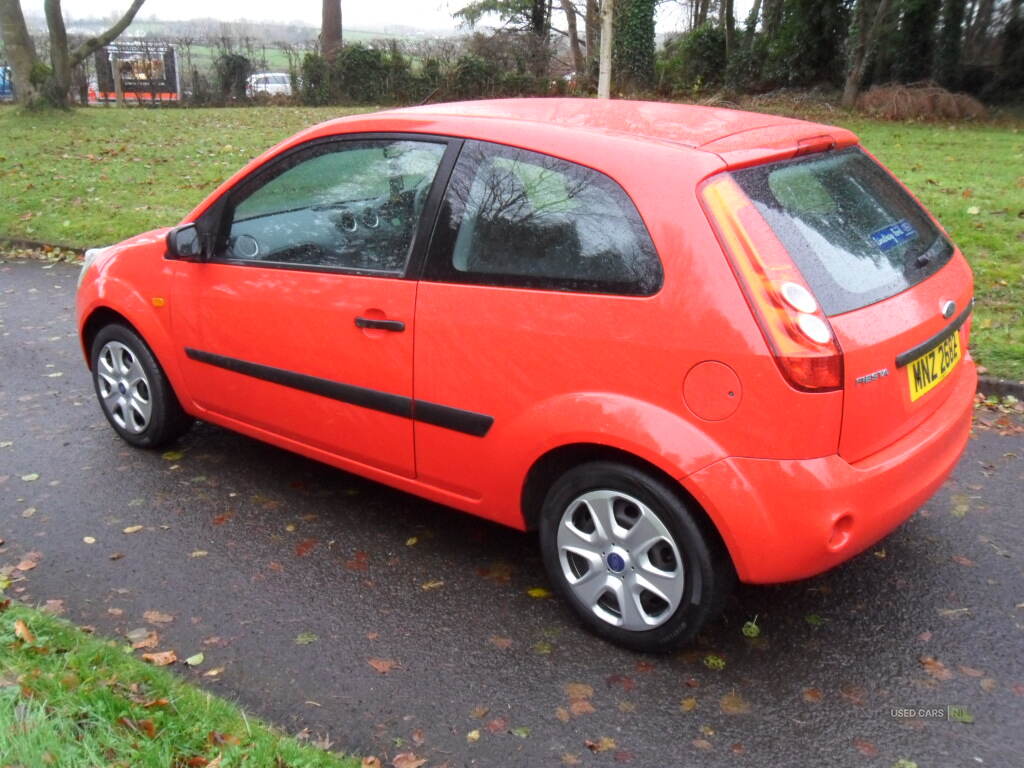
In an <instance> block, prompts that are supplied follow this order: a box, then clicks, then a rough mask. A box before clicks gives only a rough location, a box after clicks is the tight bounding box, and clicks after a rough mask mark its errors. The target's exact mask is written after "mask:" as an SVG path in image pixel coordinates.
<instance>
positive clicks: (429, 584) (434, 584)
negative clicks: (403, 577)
mask: <svg viewBox="0 0 1024 768" xmlns="http://www.w3.org/2000/svg"><path fill="white" fill-rule="evenodd" d="M443 586H444V582H443V581H425V582H424V583H422V584H420V589H422V590H423V591H424V592H429V591H430V590H432V589H439V588H440V587H443Z"/></svg>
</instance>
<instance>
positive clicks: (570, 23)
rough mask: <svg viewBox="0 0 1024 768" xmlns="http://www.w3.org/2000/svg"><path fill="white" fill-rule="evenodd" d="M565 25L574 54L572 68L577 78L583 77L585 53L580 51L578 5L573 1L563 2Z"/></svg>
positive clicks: (566, 0) (570, 47)
mask: <svg viewBox="0 0 1024 768" xmlns="http://www.w3.org/2000/svg"><path fill="white" fill-rule="evenodd" d="M562 11H563V12H564V13H565V25H566V29H567V31H568V34H569V51H570V53H572V68H573V69H574V70H575V71H576V77H577V78H580V77H583V51H581V50H580V36H579V32H578V30H577V28H576V5H575V4H574V3H573V1H572V0H562Z"/></svg>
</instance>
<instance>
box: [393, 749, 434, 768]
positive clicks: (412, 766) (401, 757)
mask: <svg viewBox="0 0 1024 768" xmlns="http://www.w3.org/2000/svg"><path fill="white" fill-rule="evenodd" d="M426 763H427V759H426V758H425V757H416V755H414V754H413V753H412V752H401V753H399V754H397V755H395V759H394V760H392V761H391V764H392V765H393V766H394V767H395V768H420V766H421V765H426Z"/></svg>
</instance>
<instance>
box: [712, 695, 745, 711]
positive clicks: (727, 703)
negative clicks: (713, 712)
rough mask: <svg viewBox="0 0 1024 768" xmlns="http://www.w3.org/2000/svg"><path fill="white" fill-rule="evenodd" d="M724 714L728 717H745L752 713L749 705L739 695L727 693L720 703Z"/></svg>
mask: <svg viewBox="0 0 1024 768" xmlns="http://www.w3.org/2000/svg"><path fill="white" fill-rule="evenodd" d="M719 706H720V707H721V710H722V713H723V714H726V715H745V714H746V713H748V712H749V711H750V704H748V703H747V702H746V701H745V700H744V699H743V697H742V696H740V695H739V694H738V693H735V692H733V693H727V694H726V695H725V696H723V697H722V698H721V700H720V701H719Z"/></svg>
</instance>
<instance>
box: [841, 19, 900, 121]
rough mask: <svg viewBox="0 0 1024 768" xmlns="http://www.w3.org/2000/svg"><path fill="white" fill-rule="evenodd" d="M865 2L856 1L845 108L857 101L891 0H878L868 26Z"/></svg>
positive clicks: (845, 90) (844, 93) (844, 99)
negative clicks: (855, 30) (855, 35)
mask: <svg viewBox="0 0 1024 768" xmlns="http://www.w3.org/2000/svg"><path fill="white" fill-rule="evenodd" d="M867 2H868V0H859V2H858V3H857V16H856V24H857V44H856V46H855V47H854V49H853V60H852V61H851V62H850V72H849V74H847V76H846V86H845V87H844V88H843V101H842V105H843V106H844V107H846V108H847V109H852V108H853V105H854V104H856V103H857V95H858V94H859V93H860V86H861V83H863V82H864V69H865V67H866V65H867V62H868V59H869V58H871V52H872V51H873V50H874V47H875V44H876V43H877V42H878V38H879V37H880V36H881V34H882V27H883V26H884V23H885V18H886V17H887V16H888V15H889V6H890V5H892V0H879V3H878V8H877V10H876V11H875V14H874V18H873V19H871V23H870V26H869V25H868V14H867V13H866V8H865V6H866V5H867Z"/></svg>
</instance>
